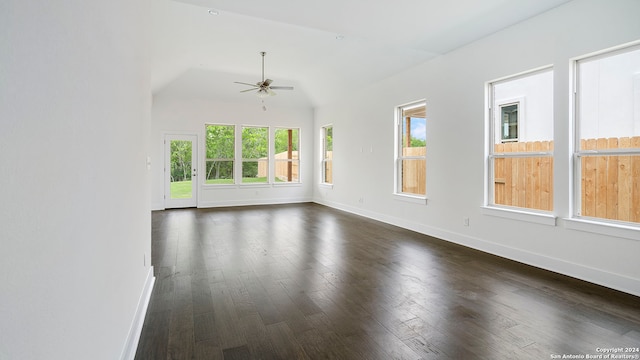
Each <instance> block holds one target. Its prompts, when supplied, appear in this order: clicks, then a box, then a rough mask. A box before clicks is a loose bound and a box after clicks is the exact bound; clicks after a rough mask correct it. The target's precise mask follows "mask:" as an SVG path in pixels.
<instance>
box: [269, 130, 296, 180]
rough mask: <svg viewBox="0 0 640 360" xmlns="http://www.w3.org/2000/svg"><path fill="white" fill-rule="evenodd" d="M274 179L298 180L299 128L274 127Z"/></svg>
mask: <svg viewBox="0 0 640 360" xmlns="http://www.w3.org/2000/svg"><path fill="white" fill-rule="evenodd" d="M275 149H276V152H275V163H276V164H275V165H276V166H275V181H276V182H288V183H297V182H300V129H297V128H296V129H276V133H275Z"/></svg>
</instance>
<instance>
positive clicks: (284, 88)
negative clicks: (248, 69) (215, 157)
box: [270, 86, 293, 90]
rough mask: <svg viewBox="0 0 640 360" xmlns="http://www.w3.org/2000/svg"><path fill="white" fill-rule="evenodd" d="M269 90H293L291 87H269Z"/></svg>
mask: <svg viewBox="0 0 640 360" xmlns="http://www.w3.org/2000/svg"><path fill="white" fill-rule="evenodd" d="M270 88H272V89H276V90H293V86H270Z"/></svg>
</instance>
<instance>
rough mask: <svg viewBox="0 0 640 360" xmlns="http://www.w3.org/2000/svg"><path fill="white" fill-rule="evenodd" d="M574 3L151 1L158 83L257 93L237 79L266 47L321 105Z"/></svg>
mask: <svg viewBox="0 0 640 360" xmlns="http://www.w3.org/2000/svg"><path fill="white" fill-rule="evenodd" d="M568 1H569V0H375V1H364V0H324V1H300V0H297V1H296V0H269V1H266V0H242V1H240V0H153V4H154V8H153V21H154V32H153V34H154V39H153V40H154V42H153V48H152V74H151V76H152V88H153V92H154V93H155V94H158V93H163V94H169V95H170V96H174V97H203V98H225V99H227V100H231V101H232V100H234V99H240V98H241V97H248V96H252V95H250V93H249V94H246V93H244V94H240V93H239V91H240V90H243V89H245V87H243V86H242V85H238V84H234V83H233V81H241V82H248V83H255V82H257V81H259V80H260V76H261V59H260V54H259V52H260V51H266V52H267V56H266V59H265V77H267V78H270V79H274V83H273V85H274V86H277V85H293V86H295V88H296V89H295V90H294V91H293V92H290V91H280V92H279V95H278V97H283V98H284V97H286V98H287V99H290V100H291V101H292V103H296V104H304V105H309V106H316V105H321V104H324V103H327V102H329V101H332V100H334V99H337V98H339V97H341V96H345V95H347V94H348V93H349V92H353V91H357V90H358V89H360V88H362V87H365V86H367V85H368V84H371V83H372V82H375V81H376V79H383V78H386V77H389V76H391V75H394V74H397V73H399V72H401V71H403V70H405V69H408V68H410V67H413V66H415V65H418V64H420V63H422V62H425V61H427V60H429V59H431V58H433V57H435V56H438V55H440V54H443V53H446V52H449V51H451V50H454V49H456V48H458V47H460V46H463V45H465V44H468V43H470V42H472V41H475V40H477V39H480V38H482V37H484V36H487V35H489V34H491V33H493V32H496V31H498V30H500V29H503V28H505V27H508V26H510V25H513V24H515V23H517V22H520V21H523V20H525V19H527V18H530V17H532V16H535V15H537V14H540V13H542V12H544V11H547V10H549V9H551V8H554V7H556V6H559V5H561V4H563V3H566V2H568ZM209 9H214V10H216V11H217V12H218V13H219V15H211V14H210V13H209V11H208V10H209ZM338 35H340V36H342V37H344V38H343V39H342V40H338V39H337V36H338ZM280 101H285V99H281V100H280Z"/></svg>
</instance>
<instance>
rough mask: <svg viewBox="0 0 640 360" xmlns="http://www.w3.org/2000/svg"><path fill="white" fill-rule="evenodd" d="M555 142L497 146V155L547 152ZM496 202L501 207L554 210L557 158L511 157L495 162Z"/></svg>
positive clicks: (516, 143) (515, 143)
mask: <svg viewBox="0 0 640 360" xmlns="http://www.w3.org/2000/svg"><path fill="white" fill-rule="evenodd" d="M552 150H553V141H532V142H512V143H504V144H495V149H494V151H495V153H513V152H525V151H526V152H547V151H552ZM494 181H495V186H494V201H495V203H496V204H499V205H508V206H518V207H526V208H530V209H537V210H553V157H551V156H535V157H507V158H495V160H494Z"/></svg>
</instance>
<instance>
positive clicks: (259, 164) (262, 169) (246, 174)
mask: <svg viewBox="0 0 640 360" xmlns="http://www.w3.org/2000/svg"><path fill="white" fill-rule="evenodd" d="M268 179H269V128H267V127H254V126H244V127H242V183H243V184H246V183H267V182H268Z"/></svg>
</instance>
